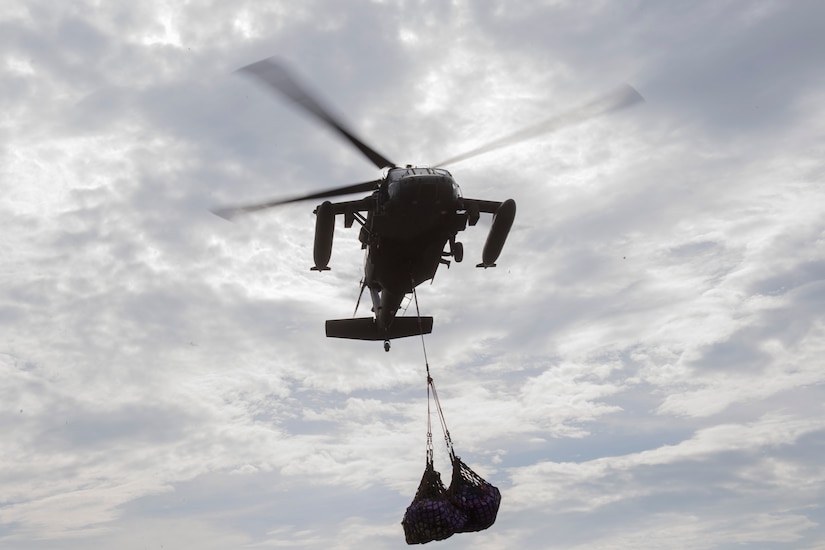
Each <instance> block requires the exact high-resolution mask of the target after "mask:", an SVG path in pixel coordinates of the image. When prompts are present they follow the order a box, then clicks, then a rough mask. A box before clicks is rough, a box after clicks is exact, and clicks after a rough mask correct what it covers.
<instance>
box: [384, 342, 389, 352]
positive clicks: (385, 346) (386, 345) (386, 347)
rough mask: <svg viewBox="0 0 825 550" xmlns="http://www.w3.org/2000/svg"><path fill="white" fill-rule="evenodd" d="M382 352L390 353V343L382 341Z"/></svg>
mask: <svg viewBox="0 0 825 550" xmlns="http://www.w3.org/2000/svg"><path fill="white" fill-rule="evenodd" d="M384 351H390V341H389V340H384Z"/></svg>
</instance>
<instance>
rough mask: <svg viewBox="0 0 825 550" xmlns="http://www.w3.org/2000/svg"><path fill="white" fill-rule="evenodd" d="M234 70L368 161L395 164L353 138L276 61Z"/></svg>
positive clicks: (271, 60) (269, 60)
mask: <svg viewBox="0 0 825 550" xmlns="http://www.w3.org/2000/svg"><path fill="white" fill-rule="evenodd" d="M237 72H241V73H246V74H248V75H251V76H253V77H255V78H257V79H258V80H259V81H260V82H262V83H264V84H266V85H267V86H269V87H270V88H272V89H273V90H275V91H276V92H279V93H281V94H283V95H284V96H286V97H287V98H288V99H290V100H291V101H292V102H293V103H295V104H296V105H297V106H299V107H301V108H302V109H304V110H305V111H307V112H308V113H311V114H312V115H314V116H315V117H317V118H318V119H319V120H321V121H322V122H324V123H325V124H326V125H327V126H329V127H330V128H332V129H333V130H335V131H336V132H338V133H339V134H341V135H342V136H344V137H345V138H346V139H347V140H348V141H349V142H350V143H352V144H353V145H354V146H355V147H356V148H358V150H359V151H361V153H363V154H364V156H366V157H367V158H368V159H370V161H372V163H373V164H375V166H377V167H378V168H386V167H392V166H395V163H393V162H392V161H389V160H387V159H386V158H385V157H384V156H382V155H381V154H379V153H378V152H376V151H375V150H374V149H372V148H371V147H370V146H368V145H367V144H366V143H364V142H363V141H361V140H360V139H358V138H357V137H355V136H354V135H353V134H352V132H350V131H349V130H347V129H346V128H345V127H344V126H343V125H342V124H341V123H340V122H339V121H338V120H337V119H336V118H335V117H333V116H332V115H331V114H330V112H329V109H327V108H325V107H323V106H322V105H321V104H320V103H319V102H318V101H317V100H316V99H315V98H314V97H312V95H310V94H309V92H307V90H306V89H305V88H303V87H302V86H301V85H300V84H298V82H297V81H296V80H295V78H294V77H293V76H292V75H291V74H290V73H289V71H287V70H286V69H285V68H284V67H283V66H281V65H280V64H278V63H277V62H276V61H275V60H274V58H268V59H264V60H262V61H258V62H257V63H252V64H251V65H247V66H246V67H242V68H240V69H238V71H237Z"/></svg>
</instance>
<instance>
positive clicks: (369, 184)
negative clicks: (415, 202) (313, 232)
mask: <svg viewBox="0 0 825 550" xmlns="http://www.w3.org/2000/svg"><path fill="white" fill-rule="evenodd" d="M380 184H381V180H372V181H365V182H363V183H355V184H353V185H347V186H344V187H336V188H335V189H328V190H326V191H318V192H317V193H310V194H309V195H301V196H300V197H293V198H291V199H281V200H276V201H267V202H261V203H257V204H250V205H246V206H234V207H228V208H217V209H215V210H210V212H212V213H213V214H215V215H216V216H220V217H221V218H223V219H225V220H230V221H231V220H232V219H233V218H235V217H236V216H240V215H241V214H249V213H250V212H257V211H258V210H265V209H267V208H272V207H273V206H280V205H282V204H289V203H292V202H300V201H307V200H312V199H323V198H327V197H337V196H339V195H349V194H352V193H366V192H369V191H374V190H375V189H376V188H377V187H378V186H379V185H380Z"/></svg>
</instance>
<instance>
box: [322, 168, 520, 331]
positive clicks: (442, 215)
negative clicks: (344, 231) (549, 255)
mask: <svg viewBox="0 0 825 550" xmlns="http://www.w3.org/2000/svg"><path fill="white" fill-rule="evenodd" d="M502 205H506V208H504V209H503V210H505V215H504V217H503V221H499V222H498V223H496V222H495V218H494V223H493V226H492V228H491V232H490V235H489V237H488V245H489V243H490V242H491V241H492V242H494V246H493V248H495V249H496V250H495V253H494V254H490V253H488V252H487V248H488V246H485V256H486V259H485V261H483V262H482V263H481V264H479V265H478V267H492V266H494V265H495V264H494V262H495V258H496V257H497V256H498V253H499V252H500V250H501V246H503V244H504V240H505V239H506V237H507V233H508V232H509V229H510V225H511V224H512V219H513V216H514V215H515V203H514V202H513V201H512V200H508V201H505V202H504V203H501V202H496V201H480V200H474V199H465V198H464V197H462V195H461V190H460V188H459V187H458V184H456V182H455V180H454V179H453V177H452V175H451V174H450V172H448V171H447V170H444V169H440V168H417V167H411V166H408V167H406V168H391V169H390V170H389V172H388V173H387V175H386V176H385V177H384V178H383V179H382V180H381V181H380V183H379V184H378V188H377V189H376V191H375V192H373V194H372V195H371V196H369V197H366V198H364V199H362V200H360V201H349V202H343V203H336V204H332V203H329V202H325V203H324V204H322V205H320V206H319V207H318V209H316V215H318V216H319V218H318V222H317V225H316V228H317V229H316V251H318V250H320V253H319V254H316V266H315V267H313V269H314V270H318V271H324V270H326V269H328V268H327V267H326V261H327V260H328V259H329V252H330V250H331V247H332V231H331V227H332V225H331V223H332V217H333V216H334V215H336V214H343V215H344V219H345V226H346V227H350V226H351V224H352V222H353V221H355V220H357V221H359V223H360V224H361V226H362V227H361V232H360V235H359V240H360V241H361V243H362V248H365V249H367V258H366V264H365V267H364V280H363V283H362V285H363V286H362V289H369V291H370V297H371V299H372V303H373V312H374V315H375V317H374V321H373V324H372V325H369V324H368V323H365V321H367V320H366V319H351V320H345V319H342V320H335V321H328V322H327V335H328V336H334V337H341V338H357V339H368V340H377V339H385V340H389V339H391V338H400V337H403V336H410V335H412V333H416V332H415V331H416V330H419V329H420V328H421V327H418V328H416V326H414V325H413V324H411V323H410V322H411V321H413V319H409V318H406V319H401V320H399V319H396V313H397V312H398V309H399V308H400V306H401V303H402V301H403V299H404V297H405V296H406V295H407V294H409V293H411V292H412V291H413V289H414V288H415V287H416V286H418V285H419V284H421V283H423V282H425V281H428V280H430V279H432V278H433V277H434V276H435V273H436V271H437V270H438V266H439V265H441V264H446V265H448V266H449V265H450V261H449V260H447V259H446V258H449V257H452V258H453V259H454V261H456V262H460V261H462V259H463V246H462V244H461V243H458V242H456V240H455V237H456V235H457V233H458V232H460V231H463V230H464V229H465V228H466V227H467V225H468V223H469V225H475V223H476V222H477V221H478V219H479V215H480V212H489V213H493V214H495V213H497V212H499V209H500V208H501V206H502ZM356 212H365V213H366V216H359V215H356ZM445 248H447V250H446V251H445ZM490 258H492V259H490ZM319 259H320V260H321V261H320V262H319ZM427 319H428V322H429V326H430V327H431V325H432V318H427ZM401 325H404V326H401Z"/></svg>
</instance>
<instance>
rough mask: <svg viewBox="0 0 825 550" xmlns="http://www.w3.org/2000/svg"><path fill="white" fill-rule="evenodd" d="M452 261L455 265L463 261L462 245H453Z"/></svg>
mask: <svg viewBox="0 0 825 550" xmlns="http://www.w3.org/2000/svg"><path fill="white" fill-rule="evenodd" d="M453 259H454V260H455V263H457V264H460V263H461V260H463V259H464V245H463V244H462V243H459V242H457V243H455V244H454V245H453Z"/></svg>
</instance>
